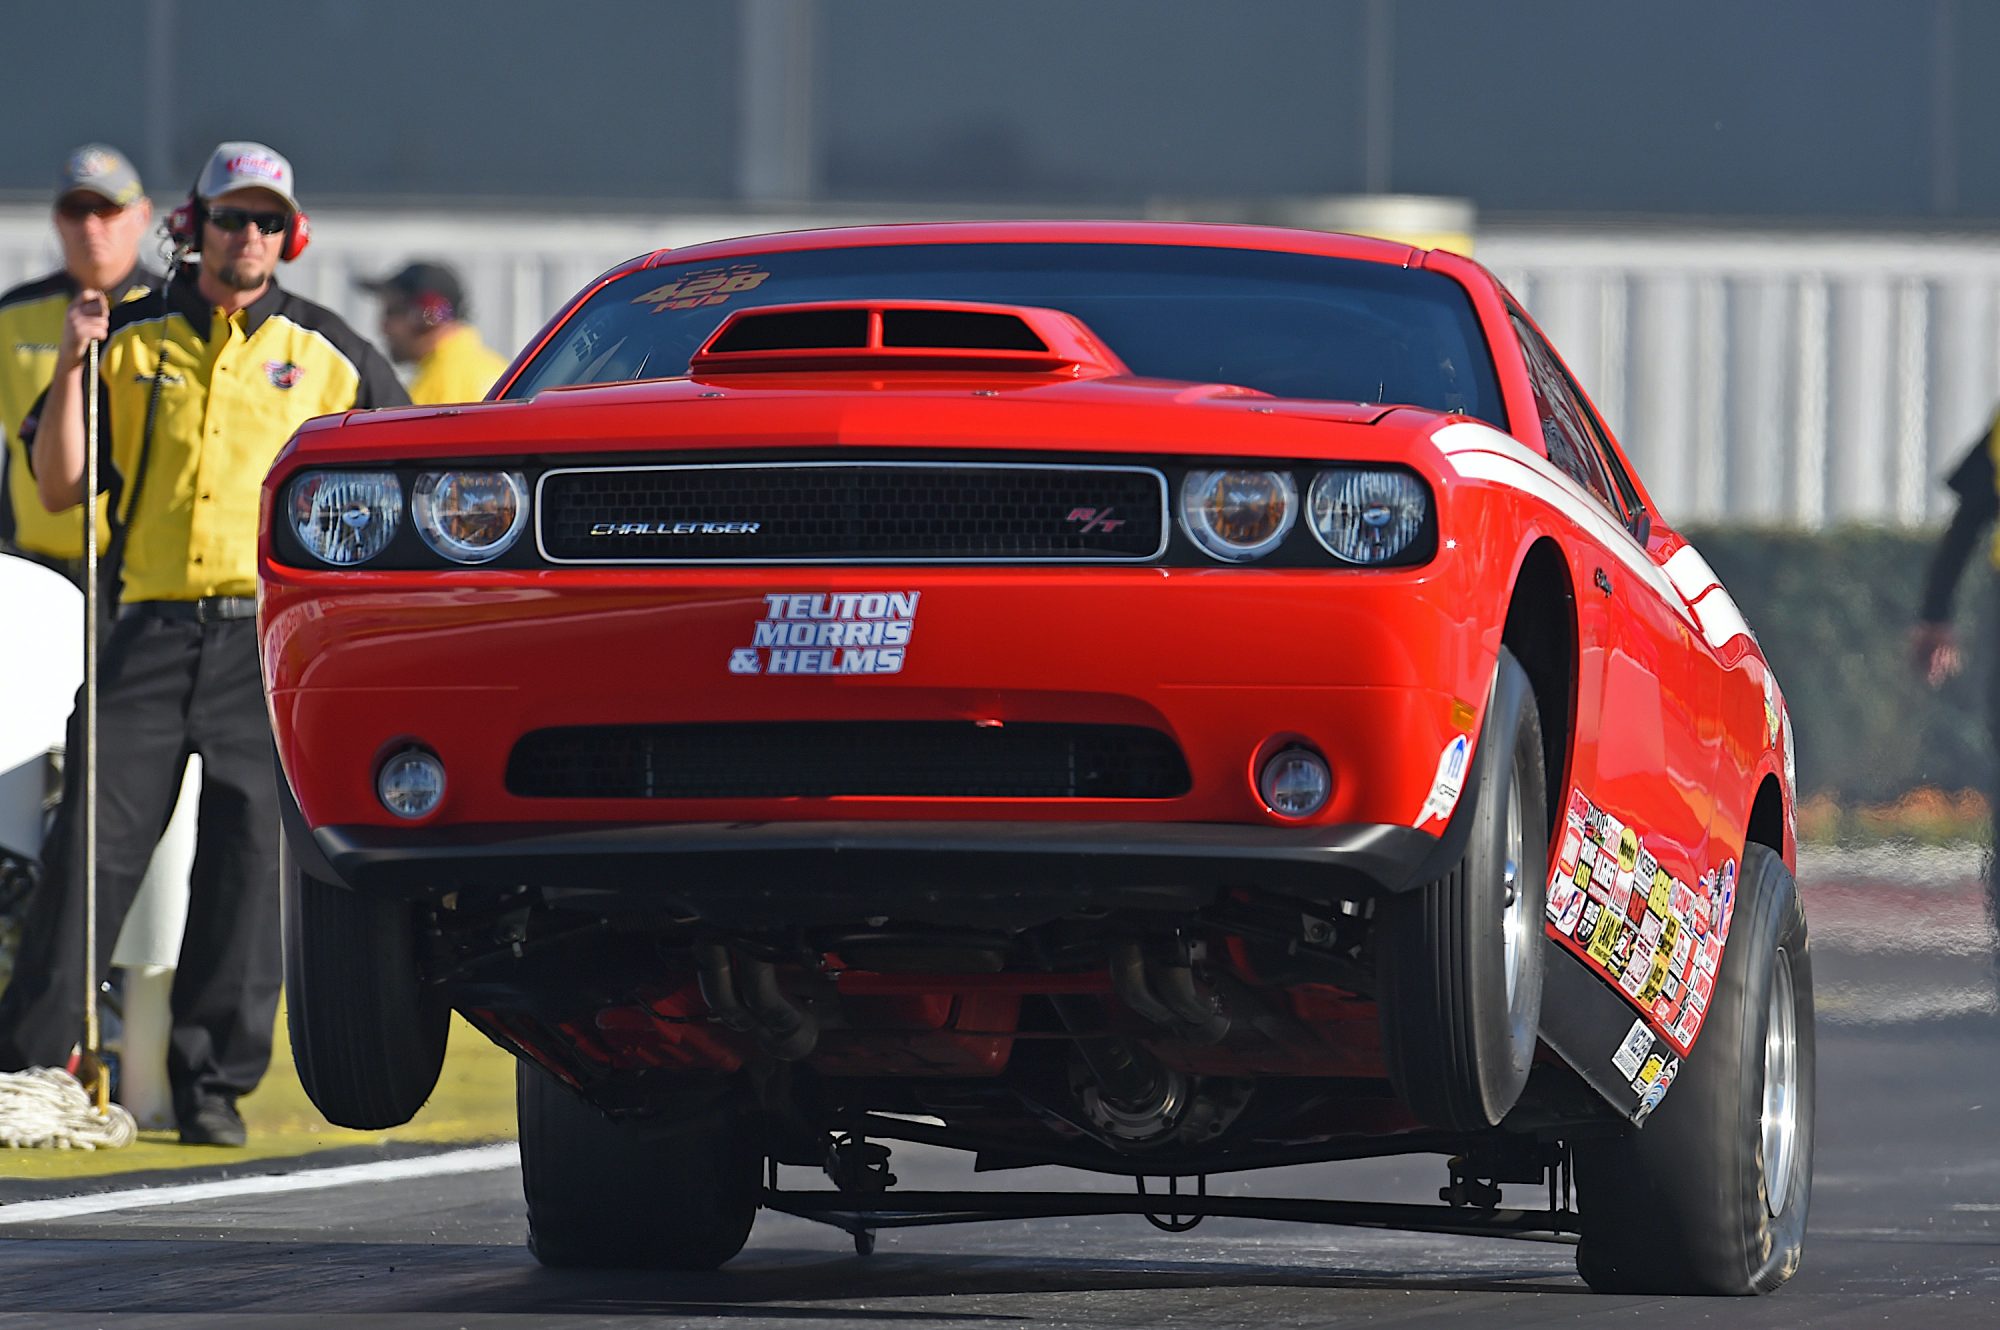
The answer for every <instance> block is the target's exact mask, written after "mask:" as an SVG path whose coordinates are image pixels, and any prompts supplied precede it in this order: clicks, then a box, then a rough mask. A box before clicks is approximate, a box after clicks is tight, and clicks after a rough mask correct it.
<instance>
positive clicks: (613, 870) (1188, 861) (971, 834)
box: [287, 798, 1472, 928]
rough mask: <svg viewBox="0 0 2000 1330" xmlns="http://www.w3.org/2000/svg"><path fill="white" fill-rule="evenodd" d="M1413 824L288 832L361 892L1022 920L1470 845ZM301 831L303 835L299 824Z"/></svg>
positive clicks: (736, 911) (600, 909) (625, 911)
mask: <svg viewBox="0 0 2000 1330" xmlns="http://www.w3.org/2000/svg"><path fill="white" fill-rule="evenodd" d="M1471 803H1472V800H1471V799H1470V798H1467V799H1465V800H1462V801H1461V807H1460V809H1459V813H1458V815H1456V816H1454V818H1453V819H1452V822H1451V825H1449V826H1448V827H1447V828H1446V829H1445V833H1444V835H1442V836H1433V835H1431V834H1430V833H1428V832H1423V831H1417V830H1415V829H1413V828H1410V827H1399V826H1380V825H1346V826H1331V827H1309V828H1307V827H1298V828H1294V827H1285V828H1265V827H1241V826H1231V825H1222V824H1180V825H1166V826H1160V825H1151V826H1134V825H1133V824H1130V823H1118V822H1112V823H1074V822H1072V823H992V822H771V823H756V824H730V823H670V824H652V825H634V826H617V827H590V828H577V827H574V826H564V825H560V824H557V825H544V826H526V827H524V826H457V827H438V828H430V829H416V830H401V829H383V828H377V827H367V826H359V827H322V828H320V829H319V830H317V831H314V832H311V833H306V832H305V829H304V827H303V824H302V823H300V822H298V821H297V815H296V813H295V812H294V811H292V810H288V817H287V834H288V835H289V836H290V837H291V838H292V843H293V845H294V846H295V847H301V848H302V850H303V854H302V857H306V858H307V859H308V867H309V869H312V870H316V871H318V872H322V873H324V874H325V875H327V876H328V877H330V878H331V879H332V880H335V881H338V882H342V883H345V884H346V885H347V886H348V887H350V888H351V889H353V890H356V891H359V892H363V893H366V894H371V895H375V894H379V895H389V896H398V897H408V898H418V897H423V896H435V895H438V894H441V893H443V892H445V891H451V890H463V889H468V888H470V889H477V888H504V887H512V886H528V887H532V888H535V889H538V890H539V891H540V892H541V894H542V896H543V898H544V899H545V900H546V901H548V902H549V903H551V904H553V905H557V906H559V907H569V908H574V909H578V910H585V911H589V912H592V913H597V914H601V915H607V916H609V915H622V916H639V917H649V918H658V919H675V920H687V921H693V920H701V921H704V922H708V923H712V924H714V925H717V926H719V927H725V928H749V927H768V926H769V925H771V924H772V923H774V922H783V923H787V924H829V923H854V922H857V921H858V920H859V919H861V918H865V917H870V916H875V915H888V916H890V917H893V918H896V919H898V920H903V921H912V922H926V923H957V924H975V923H977V924H988V925H993V926H1001V925H1006V926H1017V927H1025V926H1029V925H1032V924H1035V923H1038V922H1043V921H1046V920H1049V919H1054V918H1059V917H1061V916H1064V915H1073V914H1078V913H1090V912H1095V911H1131V910H1142V911H1160V912H1166V913H1185V912H1188V911H1191V910H1196V909H1200V908H1201V907H1203V906H1204V905H1207V904H1208V903H1210V902H1211V901H1213V900H1214V899H1215V898H1216V896H1217V895H1218V893H1221V892H1223V891H1226V890H1229V889H1232V888H1252V889H1257V890H1261V891H1270V892H1277V893H1280V894H1284V895H1290V896H1295V897H1298V898H1300V899H1301V900H1306V901H1312V902H1316V903H1330V902H1333V901H1336V900H1358V899H1365V898H1367V897H1371V896H1376V895H1381V894H1384V893H1393V892H1398V891H1402V890H1405V889H1407V888H1409V887H1411V886H1414V885H1417V884H1419V883H1422V882H1425V881H1428V880H1430V879H1431V878H1433V877H1436V876H1437V875H1438V874H1439V873H1441V872H1442V871H1443V870H1444V868H1445V867H1446V866H1448V865H1449V863H1450V862H1451V861H1452V860H1453V859H1454V858H1456V857H1457V855H1458V854H1459V853H1460V852H1462V849H1463V842H1464V838H1465V828H1466V826H1467V824H1468V811H1469V808H1470V805H1471ZM302 835H305V836H308V839H307V840H306V841H304V842H301V840H300V839H299V838H300V837H301V836H302Z"/></svg>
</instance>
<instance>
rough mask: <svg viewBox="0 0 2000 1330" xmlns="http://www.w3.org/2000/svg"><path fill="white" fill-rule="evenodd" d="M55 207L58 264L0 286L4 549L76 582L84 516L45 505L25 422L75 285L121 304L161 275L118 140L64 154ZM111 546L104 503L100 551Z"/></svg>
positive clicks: (147, 205) (52, 361)
mask: <svg viewBox="0 0 2000 1330" xmlns="http://www.w3.org/2000/svg"><path fill="white" fill-rule="evenodd" d="M54 215H55V228H56V237H57V239H58V240H60V241H61V243H62V267H61V268H59V269H57V270H56V271H55V272H52V273H49V274H47V275H45V276H42V277H37V278H35V279H34V280H33V281H28V282H23V283H21V285H19V286H17V287H15V288H14V289H13V290H11V291H8V292H6V293H5V294H0V437H4V438H5V440H6V452H7V456H6V466H5V469H4V471H0V548H5V549H8V550H11V551H12V552H14V553H17V554H21V555H24V556H25V557H27V558H30V559H33V560H35V561H36V562H37V563H43V564H47V565H48V566H49V567H51V568H54V569H55V570H56V571H58V572H60V573H63V574H64V575H66V576H67V577H68V578H69V579H70V580H71V581H72V582H77V583H78V584H79V585H81V579H82V577H83V519H82V514H80V513H78V512H77V511H76V510H75V509H73V508H72V509H67V510H65V511H63V512H59V513H52V512H49V511H48V510H47V509H46V508H44V507H42V502H41V499H40V497H39V496H37V494H36V493H35V478H34V475H33V474H32V473H31V472H30V471H29V469H28V449H27V445H26V443H24V442H23V441H22V439H21V422H22V421H23V420H25V419H27V416H28V411H29V409H30V408H31V407H33V406H34V404H35V400H36V399H37V398H39V397H40V396H41V395H42V390H43V389H45V388H47V387H48V386H49V379H50V378H51V376H53V375H54V374H55V372H56V343H57V341H58V340H59V338H60V337H61V334H62V327H63V316H64V314H65V313H66V312H67V311H68V309H69V305H70V302H71V301H72V300H74V299H75V298H76V294H77V292H79V291H82V290H85V289H89V290H93V291H102V292H104V294H105V297H106V298H107V299H108V300H110V301H111V303H112V304H114V305H115V304H122V303H124V302H125V301H128V300H136V299H138V298H139V297H140V296H144V295H148V294H150V293H151V292H152V291H153V290H154V288H156V287H157V286H158V285H159V278H158V277H157V276H155V275H154V274H153V273H151V272H148V271H147V270H146V269H145V267H144V266H143V265H141V263H140V261H139V245H140V242H141V241H143V240H144V239H145V237H146V232H147V230H148V228H150V227H151V226H152V224H153V204H152V200H150V199H148V198H147V197H146V189H145V186H144V185H142V184H140V182H139V173H138V172H137V171H135V170H133V169H132V163H131V162H129V161H127V160H126V158H125V154H124V153H122V152H119V151H118V150H117V149H116V148H112V147H107V146H106V145H104V144H102V143H86V144H85V145H84V146H82V147H81V148H78V149H77V150H76V151H75V152H73V153H71V154H70V155H69V158H68V159H67V160H66V161H65V162H64V163H63V168H62V173H61V175H60V176H59V177H58V179H57V182H56V198H55V208H54ZM110 544H111V528H110V525H109V523H108V522H107V521H106V519H105V518H104V516H103V505H102V504H101V503H100V504H99V505H98V519H97V545H98V549H100V550H106V549H109V548H110ZM107 571H108V570H107Z"/></svg>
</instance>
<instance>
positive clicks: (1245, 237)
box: [632, 221, 1425, 267]
mask: <svg viewBox="0 0 2000 1330" xmlns="http://www.w3.org/2000/svg"><path fill="white" fill-rule="evenodd" d="M993 244H1001V245H1004V244H1024V245H1032V244H1072V245H1074V244H1097V245H1202V246H1209V247H1212V248H1217V249H1262V250H1275V251H1279V252H1282V253H1291V254H1323V255H1327V256H1328V257H1332V258H1343V259H1361V260H1365V261H1368V262H1372V263H1387V264H1393V265H1395V266H1397V267H1413V266H1415V265H1416V263H1417V262H1418V261H1419V260H1420V259H1421V257H1422V256H1423V254H1424V252H1425V251H1423V250H1421V249H1417V248H1415V247H1413V246H1411V245H1406V244H1402V243H1400V242H1397V241H1392V240H1378V239H1375V238H1373V237H1370V236H1357V235H1344V234H1340V233H1338V232H1332V231H1304V230H1293V229H1289V228H1285V227H1277V226H1237V225H1224V224H1220V223H1208V222H1118V221H1081V222H1080V221H1044V222H900V223H893V224H887V225H880V226H842V227H831V228H828V229H825V230H817V231H774V232H769V233H767V234H764V235H750V236H737V237H734V238H732V239H728V240H716V241H711V242H709V243H707V244H701V245H688V246H685V247H683V248H680V249H662V250H657V251H655V252H654V253H653V254H651V255H648V256H647V257H645V258H644V259H642V260H638V261H637V262H636V263H635V264H634V265H632V266H637V267H657V266H659V265H660V264H664V263H675V264H679V263H689V262H701V261H707V260H714V259H730V258H737V257H740V256H742V255H746V254H768V253H771V252H772V251H774V250H802V249H849V248H857V247H861V246H868V245H993Z"/></svg>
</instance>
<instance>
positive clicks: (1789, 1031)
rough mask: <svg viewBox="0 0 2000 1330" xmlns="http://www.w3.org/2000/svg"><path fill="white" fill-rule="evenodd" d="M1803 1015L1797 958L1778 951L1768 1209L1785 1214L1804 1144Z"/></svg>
mask: <svg viewBox="0 0 2000 1330" xmlns="http://www.w3.org/2000/svg"><path fill="white" fill-rule="evenodd" d="M1797 1021H1798V1016H1797V1009H1796V1006H1795V1004H1794V1002H1793V997H1792V966H1791V958H1790V957H1789V956H1787V955H1786V954H1785V950H1784V948H1782V947H1780V948H1779V949H1778V954H1777V956H1776V957H1775V959H1774V964H1773V968H1772V972H1771V1010H1770V1014H1769V1016H1768V1017H1767V1018H1766V1020H1765V1022H1764V1198H1765V1199H1764V1205H1765V1208H1766V1209H1767V1210H1769V1211H1770V1212H1771V1214H1772V1215H1773V1216H1777V1215H1780V1214H1783V1213H1784V1211H1785V1203H1786V1202H1787V1201H1788V1200H1790V1199H1791V1192H1792V1161H1793V1158H1794V1156H1795V1155H1796V1154H1797V1152H1798V1139H1799V1059H1798V1047H1799V1046H1798V1024H1797Z"/></svg>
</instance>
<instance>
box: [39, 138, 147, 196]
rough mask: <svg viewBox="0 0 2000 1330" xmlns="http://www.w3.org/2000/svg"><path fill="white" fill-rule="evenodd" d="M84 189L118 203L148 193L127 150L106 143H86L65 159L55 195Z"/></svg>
mask: <svg viewBox="0 0 2000 1330" xmlns="http://www.w3.org/2000/svg"><path fill="white" fill-rule="evenodd" d="M78 190H84V191H86V192H88V193H91V194H95V195H97V196H98V197H99V198H102V199H106V200H108V201H110V202H112V203H115V204H117V205H118V206H119V207H121V208H122V207H124V206H125V205H127V204H129V203H136V202H138V201H139V199H140V197H141V196H142V195H144V194H145V192H146V187H145V186H144V185H142V184H140V183H139V173H138V172H137V171H135V170H133V169H132V163H131V162H130V161H128V160H127V159H126V156H125V154H124V153H122V152H120V151H118V149H116V148H114V147H111V146H110V145H109V144H104V143H86V144H84V145H83V146H82V147H81V148H78V149H77V150H76V151H75V152H73V153H71V154H70V155H69V158H68V159H67V160H66V161H64V162H63V169H62V175H61V176H60V177H59V178H58V179H57V181H56V197H57V198H58V199H60V198H62V197H63V196H64V195H65V194H74V193H75V192H77V191H78Z"/></svg>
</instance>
